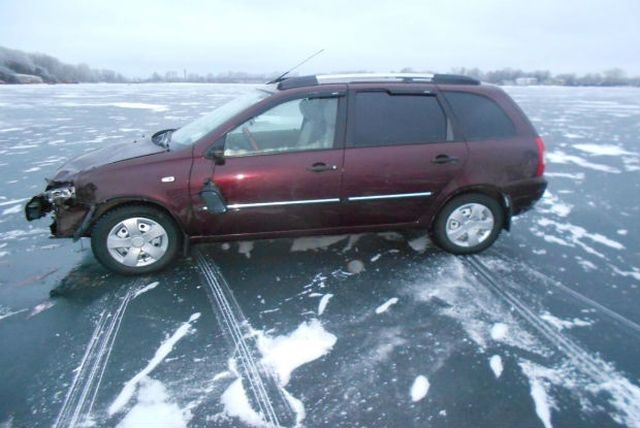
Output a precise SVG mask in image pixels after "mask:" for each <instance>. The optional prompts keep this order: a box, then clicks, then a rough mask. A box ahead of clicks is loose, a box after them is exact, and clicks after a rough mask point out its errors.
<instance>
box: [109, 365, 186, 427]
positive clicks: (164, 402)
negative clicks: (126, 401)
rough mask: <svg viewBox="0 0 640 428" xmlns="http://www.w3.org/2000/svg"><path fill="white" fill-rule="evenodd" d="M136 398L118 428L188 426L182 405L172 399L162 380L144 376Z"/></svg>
mask: <svg viewBox="0 0 640 428" xmlns="http://www.w3.org/2000/svg"><path fill="white" fill-rule="evenodd" d="M136 400H137V402H136V404H135V405H134V406H133V408H132V409H131V410H130V411H129V412H128V413H127V415H126V416H125V417H124V419H122V421H121V422H120V423H119V424H118V428H138V427H145V426H148V427H152V426H153V427H164V428H186V426H187V418H186V417H185V415H184V414H183V412H182V410H180V407H178V405H177V404H176V403H174V402H172V401H171V397H170V396H169V393H168V392H167V388H166V387H165V386H164V385H163V384H162V382H160V381H158V380H155V379H151V378H150V377H148V376H144V377H142V378H141V379H140V388H139V389H138V393H137V395H136Z"/></svg>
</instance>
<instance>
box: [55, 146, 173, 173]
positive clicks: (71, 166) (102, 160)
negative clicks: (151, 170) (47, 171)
mask: <svg viewBox="0 0 640 428" xmlns="http://www.w3.org/2000/svg"><path fill="white" fill-rule="evenodd" d="M166 151H167V149H166V148H165V147H161V146H158V145H156V144H154V143H153V142H151V138H150V137H148V138H143V139H140V140H134V141H132V142H125V143H116V144H110V145H109V146H106V147H103V148H101V149H98V150H95V151H92V152H89V153H86V154H84V155H81V156H78V157H76V158H73V159H71V160H70V161H68V162H67V163H66V164H64V165H63V166H62V168H60V169H59V170H58V172H57V173H56V176H55V178H54V180H55V181H66V180H70V179H71V177H72V176H74V175H76V174H77V173H78V172H81V171H87V170H91V169H94V168H97V167H100V166H103V165H108V164H112V163H116V162H121V161H124V160H129V159H134V158H139V157H143V156H150V155H154V154H157V153H162V152H166Z"/></svg>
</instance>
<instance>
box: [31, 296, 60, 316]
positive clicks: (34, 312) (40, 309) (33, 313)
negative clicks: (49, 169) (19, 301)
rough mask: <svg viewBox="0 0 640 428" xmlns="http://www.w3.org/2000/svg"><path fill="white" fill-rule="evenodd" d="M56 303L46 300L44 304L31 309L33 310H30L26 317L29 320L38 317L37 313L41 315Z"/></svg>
mask: <svg viewBox="0 0 640 428" xmlns="http://www.w3.org/2000/svg"><path fill="white" fill-rule="evenodd" d="M55 304H56V303H55V302H54V301H52V300H47V301H46V302H42V303H40V304H38V305H36V306H34V307H33V309H32V310H31V312H29V315H28V316H27V318H31V317H35V316H36V315H38V314H39V313H42V312H44V311H46V310H47V309H49V308H52V307H53V306H54V305H55Z"/></svg>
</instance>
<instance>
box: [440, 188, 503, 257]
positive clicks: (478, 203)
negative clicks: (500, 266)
mask: <svg viewBox="0 0 640 428" xmlns="http://www.w3.org/2000/svg"><path fill="white" fill-rule="evenodd" d="M503 224H504V211H503V210H502V207H501V206H500V204H499V203H498V202H497V201H496V200H495V199H493V198H491V197H489V196H486V195H481V194H468V195H462V196H458V197H456V198H453V199H452V200H451V201H449V202H448V203H447V204H446V205H445V206H444V208H442V210H441V211H440V213H439V214H438V217H437V218H436V221H435V224H434V228H433V238H434V240H435V242H436V244H438V246H440V247H441V248H442V249H443V250H445V251H448V252H450V253H453V254H472V253H477V252H480V251H482V250H484V249H486V248H488V247H489V246H491V244H493V243H494V242H495V240H496V239H498V235H500V230H501V229H502V225H503Z"/></svg>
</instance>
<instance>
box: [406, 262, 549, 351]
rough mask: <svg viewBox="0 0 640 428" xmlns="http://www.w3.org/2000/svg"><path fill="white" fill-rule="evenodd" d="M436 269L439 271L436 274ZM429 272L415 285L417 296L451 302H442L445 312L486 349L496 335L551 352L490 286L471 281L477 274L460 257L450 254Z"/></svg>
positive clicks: (514, 343) (519, 345) (513, 343)
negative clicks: (495, 294)
mask: <svg viewBox="0 0 640 428" xmlns="http://www.w3.org/2000/svg"><path fill="white" fill-rule="evenodd" d="M492 269H498V267H496V266H494V267H492ZM432 272H436V273H435V275H434V274H433V273H432ZM425 273H426V277H425V278H424V279H423V280H421V281H420V282H419V283H417V284H416V285H415V286H414V287H415V292H416V298H417V299H418V300H423V301H432V300H433V299H436V300H437V301H439V302H445V303H446V304H447V306H445V307H443V306H442V305H441V304H440V305H439V306H440V307H442V309H441V311H442V314H443V315H445V316H449V317H451V318H453V319H455V320H456V321H458V322H459V324H460V326H461V327H462V328H463V329H464V330H465V332H466V333H467V336H468V337H469V338H470V339H471V340H473V342H475V343H476V344H477V345H478V346H479V347H480V348H481V349H483V350H484V349H486V348H487V347H488V346H489V344H490V341H491V340H496V339H494V338H493V336H494V335H495V337H498V338H500V339H499V340H500V341H501V342H502V343H505V344H507V345H510V346H514V347H517V348H520V349H526V350H528V351H531V352H535V353H536V354H539V355H546V354H547V353H548V352H549V351H548V349H547V348H546V347H545V346H544V345H543V344H542V343H540V342H539V341H538V340H537V339H536V338H535V337H534V336H532V335H531V334H530V333H529V332H527V330H525V329H524V328H520V327H519V324H518V321H517V319H515V318H514V316H513V315H512V314H511V312H510V311H509V310H508V309H505V307H504V306H503V305H502V303H501V302H500V301H498V300H496V299H495V297H494V296H493V295H492V293H491V292H490V291H489V290H488V289H486V288H484V287H480V286H478V284H475V283H472V282H470V281H473V275H472V274H471V272H469V271H468V270H467V269H465V266H464V264H463V263H462V262H461V261H460V260H459V259H457V258H455V257H451V258H448V259H447V260H446V261H445V262H444V263H443V264H442V265H441V266H439V267H438V268H437V269H436V270H435V271H434V270H433V266H432V267H431V268H430V269H429V270H428V271H426V272H425ZM469 302H473V304H469ZM507 326H508V327H507ZM507 331H508V334H507Z"/></svg>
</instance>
